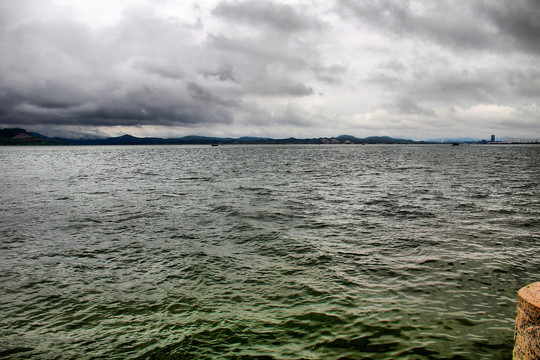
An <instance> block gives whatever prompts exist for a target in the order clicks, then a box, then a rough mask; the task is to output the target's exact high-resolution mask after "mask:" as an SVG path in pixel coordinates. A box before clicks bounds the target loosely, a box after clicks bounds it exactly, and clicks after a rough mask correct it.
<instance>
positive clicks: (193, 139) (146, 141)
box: [0, 128, 417, 145]
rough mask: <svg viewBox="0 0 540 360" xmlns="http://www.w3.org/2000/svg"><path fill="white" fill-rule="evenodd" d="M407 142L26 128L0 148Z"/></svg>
mask: <svg viewBox="0 0 540 360" xmlns="http://www.w3.org/2000/svg"><path fill="white" fill-rule="evenodd" d="M412 143H417V142H415V141H412V140H408V139H396V138H391V137H388V136H370V137H367V138H357V137H355V136H352V135H340V136H336V137H321V138H309V139H297V138H294V137H290V138H286V139H273V138H266V137H251V136H244V137H239V138H230V137H223V138H222V137H211V136H196V135H189V136H184V137H180V138H165V139H164V138H157V137H144V138H139V137H135V136H131V135H122V136H118V137H110V138H101V139H68V138H59V137H53V138H49V137H47V136H45V135H42V134H40V133H36V132H27V131H26V130H24V129H20V128H13V129H1V130H0V145H230V144H412Z"/></svg>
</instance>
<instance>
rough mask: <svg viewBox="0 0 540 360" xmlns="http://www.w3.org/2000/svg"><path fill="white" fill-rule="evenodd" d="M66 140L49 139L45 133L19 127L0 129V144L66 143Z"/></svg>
mask: <svg viewBox="0 0 540 360" xmlns="http://www.w3.org/2000/svg"><path fill="white" fill-rule="evenodd" d="M67 144H68V142H67V141H63V140H53V139H49V138H48V137H46V136H45V135H41V134H38V133H33V132H27V131H26V130H24V129H21V128H6V129H0V145H67Z"/></svg>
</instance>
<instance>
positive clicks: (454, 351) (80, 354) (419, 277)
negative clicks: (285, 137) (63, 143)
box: [0, 145, 540, 359]
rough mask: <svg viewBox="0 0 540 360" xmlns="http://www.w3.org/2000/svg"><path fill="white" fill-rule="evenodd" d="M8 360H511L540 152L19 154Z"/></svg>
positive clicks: (4, 328)
mask: <svg viewBox="0 0 540 360" xmlns="http://www.w3.org/2000/svg"><path fill="white" fill-rule="evenodd" d="M0 203H1V206H0V358H3V359H27V358H35V359H96V358H107V359H507V358H510V357H511V351H512V347H513V329H514V319H515V305H516V293H517V290H518V289H519V288H520V287H522V286H525V285H527V284H529V283H531V282H534V281H538V280H539V279H540V255H539V254H540V251H539V250H540V146H534V145H530V146H519V145H511V146H504V145H501V146H499V145H493V146H491V145H487V146H467V145H461V146H446V145H422V146H420V145H365V146H362V145H313V146H311V145H310V146H306V145H302V146H297V145H287V146H277V145H267V146H219V147H210V146H118V147H112V146H111V147H100V146H95V147H2V148H0Z"/></svg>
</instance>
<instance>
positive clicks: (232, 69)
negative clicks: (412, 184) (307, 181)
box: [0, 0, 540, 139]
mask: <svg viewBox="0 0 540 360" xmlns="http://www.w3.org/2000/svg"><path fill="white" fill-rule="evenodd" d="M0 54H1V55H0V126H1V127H7V126H21V127H25V128H27V129H33V130H37V131H42V132H44V133H46V134H47V135H70V136H95V135H119V134H122V133H131V134H134V135H139V136H145V135H148V136H154V135H158V136H165V137H167V136H177V135H185V134H192V133H201V134H204V135H230V136H241V135H264V136H276V137H279V136H299V137H305V136H306V137H307V136H332V135H339V134H341V133H350V134H353V135H357V136H369V135H390V136H396V137H400V136H401V137H409V138H414V139H421V138H427V137H436V136H447V137H448V136H477V137H484V138H486V137H487V136H488V135H489V134H490V133H493V132H496V133H497V134H500V135H501V136H502V135H506V136H530V135H531V134H533V135H535V136H540V117H539V115H540V108H539V104H538V99H539V98H540V70H539V69H538V64H539V63H540V3H538V2H537V1H535V0H517V1H513V2H507V1H503V0H491V1H487V0H474V1H468V2H460V3H456V2H451V1H444V0H443V1H435V0H425V1H397V0H395V1H393V0H381V1H376V2H374V1H367V0H365V1H364V0H355V1H353V0H336V1H335V2H312V1H299V2H294V3H293V2H280V1H270V0H263V1H256V0H229V1H206V2H196V3H193V4H188V3H186V2H176V1H172V0H170V1H169V0H161V1H157V2H156V1H149V0H139V1H127V0H126V1H120V0H119V1H115V2H114V3H113V4H111V2H108V1H95V2H88V3H83V2H80V3H79V4H78V3H77V2H76V3H75V4H73V2H69V1H60V0H57V1H53V0H40V1H37V0H16V1H15V0H6V1H3V2H1V3H0Z"/></svg>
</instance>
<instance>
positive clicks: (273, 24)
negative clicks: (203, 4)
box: [212, 0, 324, 32]
mask: <svg viewBox="0 0 540 360" xmlns="http://www.w3.org/2000/svg"><path fill="white" fill-rule="evenodd" d="M302 10H304V11H302ZM212 14H214V15H216V16H219V17H223V18H225V19H227V20H228V21H234V22H244V23H248V24H250V25H253V26H265V27H268V28H270V29H271V30H272V31H279V32H295V31H302V30H311V29H314V28H315V29H318V28H322V27H323V26H324V24H323V22H321V21H320V20H319V19H317V18H316V17H313V16H309V15H308V14H307V13H306V11H305V9H299V8H295V7H294V6H292V5H288V4H278V3H275V2H272V1H267V0H263V1H257V0H247V1H237V2H228V1H222V2H220V3H219V4H218V5H217V6H216V8H215V9H214V10H213V11H212Z"/></svg>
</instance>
